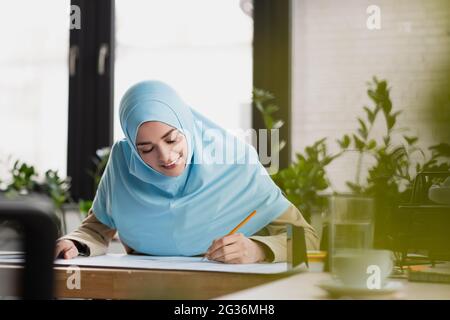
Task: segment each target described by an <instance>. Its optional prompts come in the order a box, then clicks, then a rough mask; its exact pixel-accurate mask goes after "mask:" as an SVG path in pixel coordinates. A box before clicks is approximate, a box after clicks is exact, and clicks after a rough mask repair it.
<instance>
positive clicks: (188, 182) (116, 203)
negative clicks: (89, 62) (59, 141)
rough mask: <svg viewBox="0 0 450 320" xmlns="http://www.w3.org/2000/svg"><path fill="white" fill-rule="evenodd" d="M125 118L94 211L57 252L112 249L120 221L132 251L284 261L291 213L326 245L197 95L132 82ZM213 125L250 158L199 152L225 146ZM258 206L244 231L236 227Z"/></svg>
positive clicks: (310, 241)
mask: <svg viewBox="0 0 450 320" xmlns="http://www.w3.org/2000/svg"><path fill="white" fill-rule="evenodd" d="M120 122H121V126H122V130H123V132H124V135H125V139H122V140H120V141H118V142H116V143H115V144H114V146H113V148H112V151H111V155H110V158H109V162H108V165H107V167H106V169H105V172H104V174H103V176H102V179H101V181H100V184H99V187H98V190H97V193H96V196H95V199H94V203H93V206H92V209H91V210H90V211H91V215H90V216H89V217H88V218H87V219H86V220H85V222H84V223H83V225H82V226H81V227H80V228H79V229H78V230H77V231H75V232H74V233H72V234H70V235H68V236H66V237H64V238H63V239H62V241H60V242H59V243H58V249H57V253H61V252H63V253H64V257H66V258H71V257H73V256H76V255H78V252H79V250H81V249H83V248H82V245H85V246H86V247H87V248H88V249H89V250H86V251H88V252H89V254H91V255H95V254H101V253H104V252H105V247H106V246H107V244H108V243H109V240H110V239H111V234H113V233H114V230H117V231H118V232H119V234H120V239H121V241H122V242H123V243H124V244H125V246H126V248H128V251H129V252H132V251H135V252H139V253H143V254H148V255H163V256H164V255H165V256H196V255H203V254H205V253H207V257H208V258H209V259H211V260H215V261H221V262H225V263H255V262H263V261H283V260H285V259H286V230H285V225H286V223H291V224H294V225H299V226H302V227H304V228H305V235H306V243H307V248H308V249H317V248H318V241H317V236H316V234H315V231H314V230H313V229H312V227H311V226H310V225H308V224H307V223H306V221H305V220H304V219H303V217H302V215H301V213H300V212H299V211H298V210H297V209H296V208H295V207H294V206H293V205H292V204H291V203H290V202H289V201H288V200H287V199H286V198H285V197H284V196H283V194H282V193H281V191H280V189H279V188H278V187H277V186H276V185H275V183H274V182H273V181H272V179H271V178H270V176H268V175H267V174H266V173H265V169H264V167H263V166H262V165H261V163H260V162H259V161H257V159H258V154H257V153H256V150H255V149H254V148H253V147H252V146H251V145H249V144H246V143H245V142H243V141H240V140H239V139H238V138H237V137H235V136H233V135H231V133H229V132H228V131H227V130H225V129H223V128H222V127H220V126H218V125H217V124H216V123H214V122H212V121H211V120H209V119H208V118H206V117H205V116H203V115H202V114H200V113H198V112H197V111H196V110H195V109H193V108H192V107H190V106H189V105H187V104H186V103H185V102H184V101H183V100H182V99H181V98H180V97H179V96H178V94H177V93H176V92H175V90H174V89H172V88H171V87H170V86H168V85H167V84H165V83H162V82H160V81H144V82H140V83H137V84H136V85H134V86H132V87H131V88H130V89H129V90H128V91H127V92H126V93H125V95H124V97H123V98H122V100H121V106H120ZM206 130H215V131H216V132H218V133H220V135H221V136H223V137H224V138H225V139H227V140H233V142H234V143H233V144H232V145H233V146H235V145H239V149H240V150H244V153H243V154H239V155H236V156H237V157H243V158H244V159H246V162H243V163H242V162H240V163H239V164H237V162H236V161H234V160H233V161H231V163H214V162H213V163H210V162H207V163H206V162H201V161H198V158H199V157H201V155H202V152H203V150H204V149H205V148H208V149H212V150H213V151H217V149H218V148H222V147H223V145H222V144H221V143H218V142H217V141H216V140H209V139H208V138H207V137H206V136H205V134H204V132H205V131H206ZM225 151H228V150H225ZM255 159H256V161H255ZM255 210H256V212H257V214H256V215H254V216H253V217H252V219H251V221H249V222H248V223H246V224H245V225H243V226H242V227H241V228H240V232H242V233H240V234H230V235H228V234H229V233H230V230H232V229H233V228H234V227H235V226H236V225H238V224H239V223H240V222H241V221H242V220H243V219H244V218H245V217H246V216H247V215H248V213H249V212H253V211H255ZM75 243H77V244H78V247H76V244H75Z"/></svg>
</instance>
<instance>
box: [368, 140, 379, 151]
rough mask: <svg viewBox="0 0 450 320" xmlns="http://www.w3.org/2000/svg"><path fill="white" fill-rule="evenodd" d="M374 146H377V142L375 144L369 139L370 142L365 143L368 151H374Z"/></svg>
mask: <svg viewBox="0 0 450 320" xmlns="http://www.w3.org/2000/svg"><path fill="white" fill-rule="evenodd" d="M376 146H377V142H376V141H375V140H373V139H371V140H370V141H369V143H367V149H368V150H372V149H375V148H376Z"/></svg>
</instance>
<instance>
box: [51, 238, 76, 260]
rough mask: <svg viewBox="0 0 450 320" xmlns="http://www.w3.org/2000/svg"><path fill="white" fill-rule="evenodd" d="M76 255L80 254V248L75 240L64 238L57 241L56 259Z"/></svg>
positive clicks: (70, 257)
mask: <svg viewBox="0 0 450 320" xmlns="http://www.w3.org/2000/svg"><path fill="white" fill-rule="evenodd" d="M76 256H78V249H77V246H76V245H75V243H74V242H73V241H71V240H66V239H64V240H59V241H58V242H56V251H55V259H56V258H63V259H72V258H75V257H76Z"/></svg>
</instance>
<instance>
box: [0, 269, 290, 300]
mask: <svg viewBox="0 0 450 320" xmlns="http://www.w3.org/2000/svg"><path fill="white" fill-rule="evenodd" d="M21 270H22V267H21V266H17V265H7V264H3V265H0V284H1V286H0V295H1V296H15V295H16V296H17V295H19V293H18V292H17V283H18V277H19V276H20V272H21ZM54 270H55V292H56V294H55V296H56V297H57V298H86V299H211V298H215V297H218V296H222V295H225V294H229V293H232V292H236V291H240V290H243V289H247V288H251V287H254V286H257V285H261V284H263V283H267V282H270V281H274V280H278V279H280V278H283V277H286V276H288V274H271V275H267V274H242V273H226V272H205V271H174V270H142V269H119V268H91V267H89V268H88V267H81V268H80V271H81V283H80V284H81V288H80V289H72V290H70V289H68V286H67V280H68V278H69V277H70V276H71V275H72V274H73V271H70V267H55V269H54ZM8 283H9V285H8ZM6 286H8V287H9V288H8V289H7V292H5V289H4V288H2V287H6ZM2 290H3V292H2Z"/></svg>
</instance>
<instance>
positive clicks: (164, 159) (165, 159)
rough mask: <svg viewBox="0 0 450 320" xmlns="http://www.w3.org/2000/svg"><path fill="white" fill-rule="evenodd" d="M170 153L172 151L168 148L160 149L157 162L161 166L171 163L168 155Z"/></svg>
mask: <svg viewBox="0 0 450 320" xmlns="http://www.w3.org/2000/svg"><path fill="white" fill-rule="evenodd" d="M171 153H172V149H171V148H168V147H162V148H160V150H159V161H160V162H161V163H162V164H166V163H169V162H170V161H172V159H171V157H170V155H171Z"/></svg>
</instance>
